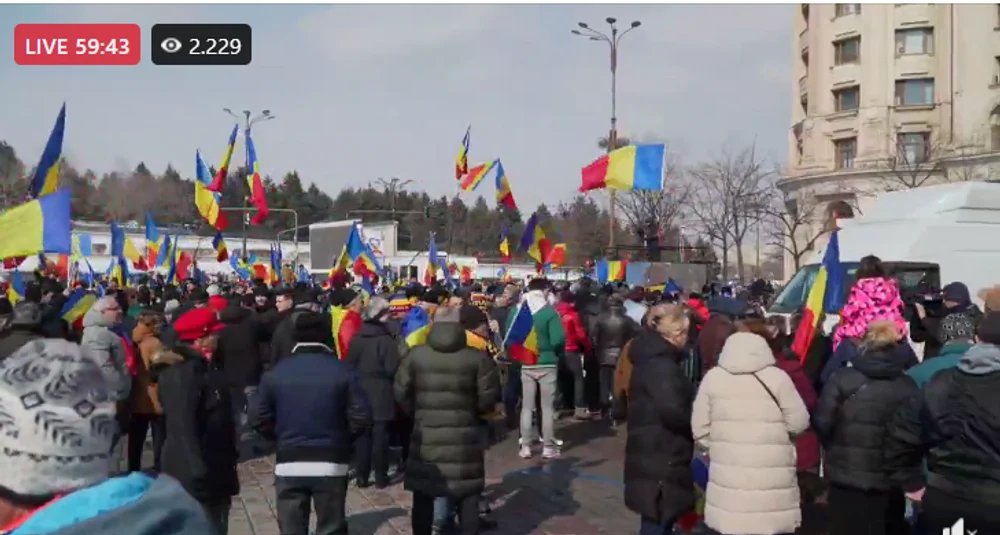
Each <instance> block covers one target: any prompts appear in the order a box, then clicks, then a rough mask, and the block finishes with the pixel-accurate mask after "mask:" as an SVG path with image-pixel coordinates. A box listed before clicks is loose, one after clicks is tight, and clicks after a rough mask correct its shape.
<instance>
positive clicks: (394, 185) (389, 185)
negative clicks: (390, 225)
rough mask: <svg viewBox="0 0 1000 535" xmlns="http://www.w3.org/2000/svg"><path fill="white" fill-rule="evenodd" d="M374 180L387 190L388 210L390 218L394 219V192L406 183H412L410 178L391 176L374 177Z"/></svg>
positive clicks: (401, 188) (400, 189)
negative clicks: (401, 178)
mask: <svg viewBox="0 0 1000 535" xmlns="http://www.w3.org/2000/svg"><path fill="white" fill-rule="evenodd" d="M375 182H378V183H379V185H381V186H382V187H383V188H385V189H386V191H388V192H389V212H391V213H392V220H393V221H395V220H396V194H397V193H398V192H400V191H402V190H403V188H405V187H406V186H407V184H412V183H413V181H412V180H400V179H398V178H396V177H392V178H390V179H389V180H386V179H384V178H381V177H379V178H376V179H375Z"/></svg>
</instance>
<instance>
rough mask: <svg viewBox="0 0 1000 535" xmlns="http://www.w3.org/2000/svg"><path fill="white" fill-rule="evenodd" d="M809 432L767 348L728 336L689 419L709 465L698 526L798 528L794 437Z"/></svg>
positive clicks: (752, 338) (764, 531)
mask: <svg viewBox="0 0 1000 535" xmlns="http://www.w3.org/2000/svg"><path fill="white" fill-rule="evenodd" d="M808 427H809V412H808V411H807V410H806V406H805V404H804V403H803V402H802V398H801V397H799V393H798V392H797V391H796V390H795V385H794V384H793V383H792V380H791V378H790V377H789V376H788V374H787V373H785V372H784V371H783V370H781V369H780V368H778V367H776V366H775V360H774V355H773V354H772V353H771V349H770V348H769V347H768V344H767V341H765V340H764V339H763V338H761V337H760V336H758V335H756V334H751V333H745V332H738V333H735V334H733V335H731V336H730V337H729V338H728V339H727V340H726V344H725V346H723V348H722V353H721V355H720V357H719V364H718V366H716V367H714V368H712V369H711V370H710V371H709V372H708V374H707V375H705V378H704V379H703V380H702V383H701V386H700V387H699V389H698V395H697V397H696V398H695V401H694V408H693V411H692V416H691V429H692V431H693V434H694V439H695V441H696V442H697V443H698V444H700V445H701V446H703V447H705V448H707V449H708V453H709V458H710V460H711V463H710V468H709V481H708V489H707V490H706V495H705V524H707V525H708V527H709V528H711V529H713V530H715V531H716V532H718V533H722V534H724V535H731V534H738V535H775V534H785V533H793V532H794V531H795V530H796V529H797V528H798V527H799V526H800V525H801V524H802V511H801V509H800V508H799V486H798V482H797V479H796V475H795V441H794V436H795V435H797V434H799V433H801V432H803V431H805V430H806V429H807V428H808Z"/></svg>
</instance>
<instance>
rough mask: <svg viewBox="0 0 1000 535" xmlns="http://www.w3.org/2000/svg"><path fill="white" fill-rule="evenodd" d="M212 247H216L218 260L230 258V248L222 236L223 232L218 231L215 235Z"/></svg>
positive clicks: (222, 260)
mask: <svg viewBox="0 0 1000 535" xmlns="http://www.w3.org/2000/svg"><path fill="white" fill-rule="evenodd" d="M212 249H215V260H216V261H217V262H225V261H226V260H228V259H229V249H227V248H226V240H225V238H223V237H222V233H221V232H216V233H215V237H214V238H212Z"/></svg>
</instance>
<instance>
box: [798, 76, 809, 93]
mask: <svg viewBox="0 0 1000 535" xmlns="http://www.w3.org/2000/svg"><path fill="white" fill-rule="evenodd" d="M807 94H809V76H803V77H802V78H799V98H802V97H804V96H806V95H807Z"/></svg>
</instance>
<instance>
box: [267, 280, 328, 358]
mask: <svg viewBox="0 0 1000 535" xmlns="http://www.w3.org/2000/svg"><path fill="white" fill-rule="evenodd" d="M274 304H275V307H277V309H278V316H277V319H276V321H277V323H276V326H275V328H274V333H273V334H272V335H271V366H272V367H274V366H276V365H277V364H278V361H280V360H281V359H283V358H285V357H287V356H288V355H291V354H292V348H293V347H295V318H296V317H298V315H299V314H301V313H302V312H305V311H311V312H318V311H319V308H320V305H319V294H318V293H317V292H315V291H313V290H311V289H303V290H300V291H296V292H293V291H292V290H288V289H286V290H281V291H279V292H278V294H277V295H276V296H275V300H274Z"/></svg>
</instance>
